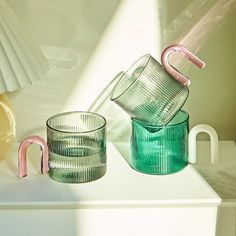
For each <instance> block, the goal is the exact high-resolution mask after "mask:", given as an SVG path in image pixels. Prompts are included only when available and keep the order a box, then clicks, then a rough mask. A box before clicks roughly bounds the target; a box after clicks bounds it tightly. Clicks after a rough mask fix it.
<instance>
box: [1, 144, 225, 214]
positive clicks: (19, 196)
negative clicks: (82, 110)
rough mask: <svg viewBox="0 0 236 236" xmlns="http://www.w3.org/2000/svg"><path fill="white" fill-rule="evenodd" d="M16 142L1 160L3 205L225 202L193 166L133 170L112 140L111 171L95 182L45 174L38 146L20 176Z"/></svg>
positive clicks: (124, 149)
mask: <svg viewBox="0 0 236 236" xmlns="http://www.w3.org/2000/svg"><path fill="white" fill-rule="evenodd" d="M18 146H19V144H17V145H16V146H15V147H14V150H13V152H12V154H11V155H10V156H9V158H8V159H7V160H4V161H2V162H1V163H0V176H1V177H0V209H37V208H44V209H52V208H54V209H55V208H63V209H65V208H67V209H73V208H84V207H85V208H94V207H95V208H101V207H102V208H103V207H105V208H109V207H110V208H116V207H126V208H127V207H128V208H134V207H147V208H150V207H181V206H190V207H192V206H193V207H194V206H201V207H205V206H217V205H218V204H219V203H220V202H221V199H220V197H219V196H218V194H217V193H216V192H215V191H214V190H213V189H212V188H211V187H210V186H209V184H208V183H207V182H206V181H205V180H204V179H203V178H202V177H201V176H200V175H199V174H198V173H197V171H196V170H195V169H194V168H193V167H192V166H191V165H188V166H187V167H186V168H185V169H183V170H182V171H180V172H178V173H175V174H171V175H165V176H154V175H146V174H142V173H139V172H137V171H135V170H133V169H132V168H131V167H130V166H129V165H128V164H127V162H126V161H125V160H124V158H123V157H122V156H121V155H120V153H119V152H118V151H117V149H116V148H115V147H114V146H113V145H112V144H111V143H109V144H108V149H107V158H108V167H107V173H106V174H105V176H103V177H102V178H100V179H99V180H96V181H94V182H90V183H83V184H63V183H59V182H56V181H54V180H52V179H51V178H50V177H49V176H47V175H41V174H40V173H39V170H40V167H39V164H40V158H39V156H40V151H39V149H38V147H36V146H33V147H30V148H29V150H28V154H27V160H28V161H27V162H28V176H27V177H25V178H20V177H18V176H17V175H18V173H17V172H18V168H17V149H18ZM120 147H122V152H126V154H127V155H129V145H128V144H122V143H120V144H119V150H121V149H120Z"/></svg>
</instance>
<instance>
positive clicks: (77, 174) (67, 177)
mask: <svg viewBox="0 0 236 236" xmlns="http://www.w3.org/2000/svg"><path fill="white" fill-rule="evenodd" d="M105 174H106V165H104V166H99V167H95V168H88V169H87V170H83V171H78V170H75V169H50V170H49V172H48V175H49V177H50V178H52V179H53V180H56V181H58V182H62V183H71V184H72V183H75V184H76V183H87V182H91V181H95V180H97V179H100V178H101V177H103V176H104V175H105Z"/></svg>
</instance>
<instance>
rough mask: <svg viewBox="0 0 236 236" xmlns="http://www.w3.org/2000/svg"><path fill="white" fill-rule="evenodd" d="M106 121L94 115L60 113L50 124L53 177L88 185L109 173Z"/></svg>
mask: <svg viewBox="0 0 236 236" xmlns="http://www.w3.org/2000/svg"><path fill="white" fill-rule="evenodd" d="M105 126H106V120H105V119H104V118H103V117H102V116H100V115H98V114H96V113H92V112H67V113H61V114H57V115H55V116H53V117H51V118H49V119H48V121H47V143H48V151H49V171H48V174H49V176H50V177H51V178H53V179H55V180H57V181H60V182H64V183H81V182H88V181H92V180H95V179H98V178H100V177H102V176H103V175H104V174H105V172H106V133H105Z"/></svg>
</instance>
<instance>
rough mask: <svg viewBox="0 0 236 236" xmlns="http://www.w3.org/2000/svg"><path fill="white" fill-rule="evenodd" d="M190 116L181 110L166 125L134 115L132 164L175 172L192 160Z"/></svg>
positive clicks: (148, 169)
mask: <svg viewBox="0 0 236 236" xmlns="http://www.w3.org/2000/svg"><path fill="white" fill-rule="evenodd" d="M188 131H189V116H188V113H187V112H184V111H179V112H178V113H177V115H176V116H175V117H174V118H173V119H172V120H171V121H170V122H169V123H168V124H167V125H166V126H162V127H161V126H153V125H146V124H145V123H143V122H140V121H139V120H136V119H132V138H131V151H132V157H131V162H130V165H131V166H132V167H133V168H134V169H136V170H137V171H140V172H143V173H147V174H158V175H164V174H171V173H174V172H177V171H179V170H181V169H183V168H184V167H185V166H186V165H187V164H188Z"/></svg>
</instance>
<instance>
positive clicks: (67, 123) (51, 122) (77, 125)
mask: <svg viewBox="0 0 236 236" xmlns="http://www.w3.org/2000/svg"><path fill="white" fill-rule="evenodd" d="M46 124H47V127H48V128H49V129H52V130H54V131H58V132H63V133H77V132H79V133H88V132H94V131H97V130H100V129H102V128H104V127H105V126H106V120H105V118H104V117H103V116H101V115H99V114H97V113H93V112H82V111H74V112H65V113H60V114H57V115H55V116H52V117H50V118H49V119H48V120H47V123H46Z"/></svg>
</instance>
